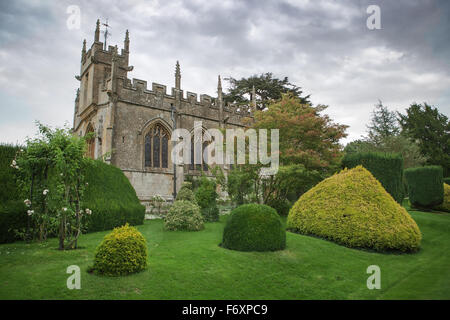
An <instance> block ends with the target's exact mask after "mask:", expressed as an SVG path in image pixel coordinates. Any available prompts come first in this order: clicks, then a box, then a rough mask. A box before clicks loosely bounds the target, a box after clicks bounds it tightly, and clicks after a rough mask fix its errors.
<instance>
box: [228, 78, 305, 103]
mask: <svg viewBox="0 0 450 320" xmlns="http://www.w3.org/2000/svg"><path fill="white" fill-rule="evenodd" d="M227 80H228V82H229V84H230V87H229V89H228V93H227V94H225V95H224V101H225V103H235V104H238V105H249V104H250V102H251V101H252V94H253V87H254V88H255V95H256V97H255V99H256V106H257V109H258V110H263V109H264V108H266V107H267V105H268V104H270V103H271V102H272V101H274V100H279V99H281V95H282V94H283V93H291V94H292V95H293V96H295V97H297V98H299V99H300V101H301V103H303V104H310V102H309V95H308V96H306V97H302V93H303V92H302V90H301V88H300V87H297V86H296V85H294V84H292V83H290V82H289V79H288V77H284V78H283V79H282V80H280V79H278V78H274V77H273V74H272V73H270V72H267V73H263V74H261V75H259V76H258V75H253V76H251V77H248V78H241V79H240V80H237V79H234V78H232V77H230V78H227Z"/></svg>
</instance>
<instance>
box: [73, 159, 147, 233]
mask: <svg viewBox="0 0 450 320" xmlns="http://www.w3.org/2000/svg"><path fill="white" fill-rule="evenodd" d="M85 177H86V181H87V183H88V185H87V187H86V191H85V193H84V201H83V204H82V206H83V209H85V208H89V209H91V210H92V215H90V216H86V215H84V217H85V219H86V221H85V222H86V225H87V232H95V231H102V230H110V229H113V228H115V227H118V226H122V225H124V224H125V223H129V224H130V225H140V224H143V223H144V218H145V206H143V205H142V204H141V203H140V202H139V199H138V197H137V195H136V191H135V190H134V188H133V186H132V185H131V183H130V181H129V180H128V178H127V177H126V176H125V175H124V174H123V172H122V170H120V169H119V168H117V167H114V166H112V165H109V164H106V163H104V162H102V161H100V160H91V161H90V165H89V166H88V168H87V169H86V173H85Z"/></svg>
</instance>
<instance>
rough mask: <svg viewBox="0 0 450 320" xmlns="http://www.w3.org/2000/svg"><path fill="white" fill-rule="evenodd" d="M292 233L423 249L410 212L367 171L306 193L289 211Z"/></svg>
mask: <svg viewBox="0 0 450 320" xmlns="http://www.w3.org/2000/svg"><path fill="white" fill-rule="evenodd" d="M287 228H288V230H290V231H293V232H297V233H301V234H306V235H315V236H319V237H322V238H325V239H329V240H332V241H335V242H337V243H339V244H342V245H345V246H348V247H356V248H370V249H375V250H378V251H385V250H400V251H416V250H418V249H419V246H420V241H421V239H422V235H421V233H420V230H419V227H418V226H417V224H416V222H415V221H414V220H413V219H412V218H411V216H410V215H409V213H408V212H407V211H406V210H405V208H403V207H402V206H400V205H399V204H398V203H397V202H396V201H394V199H393V198H392V197H391V196H390V195H389V194H388V193H387V192H386V190H385V189H384V188H383V187H382V185H381V183H380V182H379V181H377V180H376V179H375V177H374V176H373V175H372V174H371V173H370V172H369V171H368V170H366V169H365V168H364V167H362V166H357V167H356V168H353V169H350V170H348V169H344V170H342V171H341V172H340V173H338V174H335V175H333V176H331V177H330V178H327V179H325V180H323V181H322V182H320V183H319V184H317V185H316V186H314V187H313V188H312V189H310V190H309V191H307V192H306V193H305V194H303V195H302V196H301V197H300V198H299V199H298V201H297V202H296V203H295V204H294V206H293V207H292V208H291V210H290V211H289V216H288V219H287Z"/></svg>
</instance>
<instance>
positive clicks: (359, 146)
mask: <svg viewBox="0 0 450 320" xmlns="http://www.w3.org/2000/svg"><path fill="white" fill-rule="evenodd" d="M375 149H376V146H375V144H374V143H372V142H371V141H368V140H367V139H366V138H364V137H363V138H362V139H358V140H354V141H351V142H349V143H347V144H346V146H345V148H344V152H345V153H346V154H351V153H358V152H370V151H375Z"/></svg>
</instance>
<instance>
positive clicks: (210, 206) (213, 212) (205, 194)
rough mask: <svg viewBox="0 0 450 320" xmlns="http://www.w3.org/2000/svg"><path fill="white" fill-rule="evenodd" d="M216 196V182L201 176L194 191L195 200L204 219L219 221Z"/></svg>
mask: <svg viewBox="0 0 450 320" xmlns="http://www.w3.org/2000/svg"><path fill="white" fill-rule="evenodd" d="M217 196H218V195H217V192H216V183H215V182H214V181H213V180H210V179H208V178H206V177H201V178H200V184H199V187H198V188H197V190H196V191H195V200H196V201H197V204H198V205H199V206H200V209H201V212H202V216H203V219H204V220H205V221H209V222H215V221H219V208H218V207H217Z"/></svg>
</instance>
